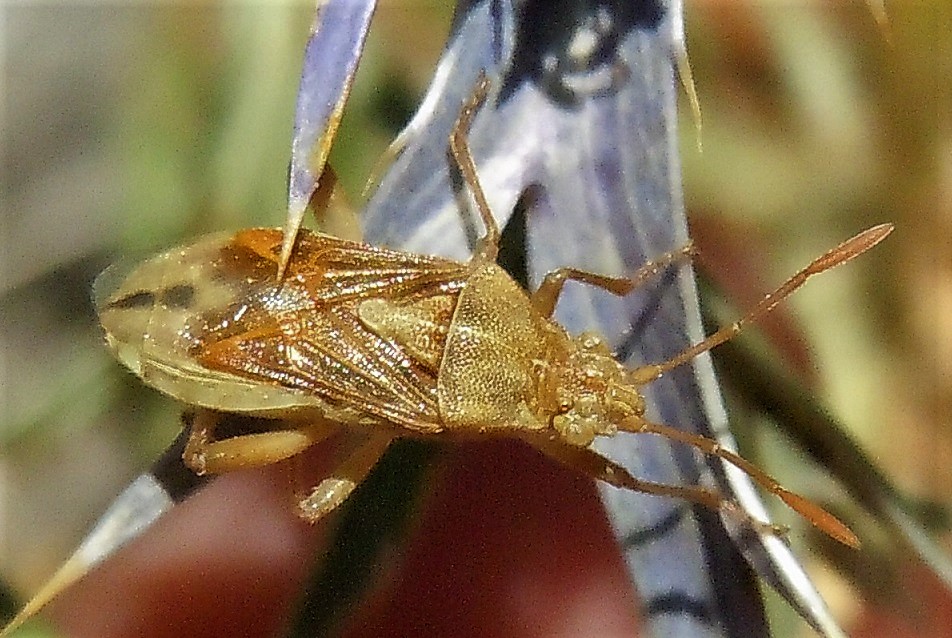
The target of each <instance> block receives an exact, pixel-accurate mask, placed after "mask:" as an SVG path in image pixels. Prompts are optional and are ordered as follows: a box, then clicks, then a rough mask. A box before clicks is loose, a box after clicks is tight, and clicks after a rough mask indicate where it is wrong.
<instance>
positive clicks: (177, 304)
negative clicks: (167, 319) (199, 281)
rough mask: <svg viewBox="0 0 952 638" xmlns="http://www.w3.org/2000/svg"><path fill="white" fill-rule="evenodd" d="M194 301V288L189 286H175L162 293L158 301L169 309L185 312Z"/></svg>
mask: <svg viewBox="0 0 952 638" xmlns="http://www.w3.org/2000/svg"><path fill="white" fill-rule="evenodd" d="M194 299H195V286H193V285H191V284H177V285H175V286H171V287H169V288H166V289H165V290H163V291H162V293H161V297H159V301H161V302H162V303H163V304H165V305H166V306H167V307H169V308H180V309H182V310H186V309H188V308H189V307H191V305H192V301H193V300H194Z"/></svg>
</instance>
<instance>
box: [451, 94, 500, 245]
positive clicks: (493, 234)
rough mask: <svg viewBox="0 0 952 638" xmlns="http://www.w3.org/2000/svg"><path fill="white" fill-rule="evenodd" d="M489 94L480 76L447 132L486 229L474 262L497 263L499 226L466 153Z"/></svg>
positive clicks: (468, 152) (471, 159) (471, 157)
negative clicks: (474, 125) (475, 122)
mask: <svg viewBox="0 0 952 638" xmlns="http://www.w3.org/2000/svg"><path fill="white" fill-rule="evenodd" d="M488 92H489V80H488V79H487V78H486V76H485V75H480V77H479V81H478V82H477V83H476V88H474V89H473V94H472V95H471V96H470V98H469V100H467V101H466V103H465V104H463V108H462V110H461V111H460V113H459V117H458V118H457V119H456V124H455V125H454V126H453V130H452V132H451V133H450V151H451V152H452V153H453V159H455V160H456V165H457V166H458V167H459V171H460V173H461V174H462V175H463V181H465V182H466V185H467V186H469V189H470V191H472V193H473V199H475V200H476V209H477V210H478V211H479V216H480V217H482V219H483V224H484V225H485V226H486V235H485V236H483V237H482V238H481V239H480V240H479V243H478V244H477V245H476V250H475V251H474V252H473V259H478V260H482V261H489V262H493V261H496V255H497V253H498V252H499V225H498V224H496V218H495V217H494V216H493V211H492V209H491V208H490V207H489V201H488V200H487V199H486V193H485V192H483V187H482V186H481V185H480V183H479V175H478V174H477V173H476V164H475V162H474V161H473V154H472V153H471V152H470V150H469V142H468V141H467V135H469V129H470V125H471V124H472V123H473V117H474V116H475V115H476V111H477V110H478V109H479V107H480V106H481V105H482V103H483V102H484V101H485V100H486V94H487V93H488Z"/></svg>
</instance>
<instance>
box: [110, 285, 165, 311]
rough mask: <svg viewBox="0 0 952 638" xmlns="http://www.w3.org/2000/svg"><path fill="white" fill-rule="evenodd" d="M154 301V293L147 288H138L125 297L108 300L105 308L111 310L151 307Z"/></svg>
mask: <svg viewBox="0 0 952 638" xmlns="http://www.w3.org/2000/svg"><path fill="white" fill-rule="evenodd" d="M154 303H155V295H153V294H152V293H151V292H149V291H148V290H139V291H137V292H134V293H132V294H130V295H126V296H125V297H121V298H119V299H116V300H115V301H110V302H109V305H107V306H106V308H109V309H111V310H132V309H134V308H151V307H152V305H153V304H154Z"/></svg>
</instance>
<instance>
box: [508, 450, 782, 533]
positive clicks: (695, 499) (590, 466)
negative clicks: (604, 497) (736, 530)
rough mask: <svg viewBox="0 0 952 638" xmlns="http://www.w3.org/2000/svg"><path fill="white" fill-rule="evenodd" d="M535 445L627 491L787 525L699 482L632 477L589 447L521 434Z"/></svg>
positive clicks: (777, 528)
mask: <svg viewBox="0 0 952 638" xmlns="http://www.w3.org/2000/svg"><path fill="white" fill-rule="evenodd" d="M523 438H524V439H525V440H526V441H528V442H529V443H530V444H532V445H533V446H534V447H536V448H537V449H539V450H540V451H542V452H544V453H545V454H546V455H548V456H550V457H552V458H553V459H555V460H557V461H559V462H560V463H562V464H564V465H566V466H568V467H571V468H573V469H575V470H577V471H579V472H582V473H584V474H585V475H587V476H590V477H592V478H594V479H598V480H600V481H604V482H606V483H608V484H609V485H614V486H615V487H619V488H622V489H626V490H632V491H635V492H642V493H644V494H652V495H655V496H665V497H668V498H677V499H681V500H685V501H689V502H691V503H696V504H698V505H702V506H704V507H706V508H708V509H711V510H714V511H716V512H723V513H725V514H726V515H728V516H731V517H733V518H735V519H737V520H738V521H739V522H741V523H742V524H744V525H746V526H748V527H751V528H753V529H755V530H757V531H758V532H761V533H765V534H773V535H775V536H782V535H784V534H786V532H787V528H786V527H783V526H781V525H772V524H770V523H765V522H764V521H761V520H759V519H756V518H754V517H753V516H751V515H750V514H749V513H748V512H747V511H746V510H745V509H744V508H743V507H741V505H740V504H739V503H737V502H736V501H733V500H731V499H728V498H726V497H724V496H723V495H722V494H720V493H719V492H716V491H714V490H711V489H708V488H705V487H701V486H698V485H668V484H666V483H655V482H653V481H645V480H641V479H637V478H635V477H633V476H632V475H631V474H630V473H629V472H628V470H626V469H625V468H623V467H622V466H620V465H618V464H617V463H615V462H614V461H610V460H609V459H607V458H605V457H604V456H602V455H601V454H599V453H597V452H594V451H592V450H590V449H588V448H584V447H579V446H577V445H569V444H567V443H564V442H562V441H560V440H558V439H550V438H548V437H533V438H529V437H523Z"/></svg>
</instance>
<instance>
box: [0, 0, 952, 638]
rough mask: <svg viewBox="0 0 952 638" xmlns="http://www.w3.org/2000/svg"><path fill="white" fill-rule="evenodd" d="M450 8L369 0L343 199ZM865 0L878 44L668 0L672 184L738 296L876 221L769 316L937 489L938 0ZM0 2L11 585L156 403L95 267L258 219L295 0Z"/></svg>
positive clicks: (830, 388) (844, 24) (798, 354)
mask: <svg viewBox="0 0 952 638" xmlns="http://www.w3.org/2000/svg"><path fill="white" fill-rule="evenodd" d="M446 4H447V3H436V2H423V1H418V0H414V1H413V2H410V1H406V2H402V3H399V2H389V3H388V2H385V3H383V6H382V8H381V9H380V10H379V12H378V16H377V20H376V22H375V26H374V29H373V31H372V34H371V41H370V43H369V45H368V49H367V53H366V56H365V63H364V65H363V66H362V68H361V71H360V73H359V76H358V81H357V84H356V86H355V88H354V91H353V94H352V100H351V103H350V106H349V108H348V110H347V112H346V116H345V118H344V121H343V124H342V129H341V132H340V134H339V136H338V142H337V146H336V148H335V151H334V154H333V156H332V162H333V163H334V165H335V166H336V168H337V170H338V172H339V173H340V175H341V177H342V180H343V182H344V184H345V186H346V187H347V189H348V190H349V192H350V193H351V194H352V195H356V194H358V193H359V192H360V191H361V189H362V188H363V185H364V180H365V179H366V177H367V175H368V174H369V173H370V170H371V167H372V166H373V164H374V162H375V161H376V159H377V157H378V156H379V155H380V153H381V152H382V151H383V149H384V148H385V147H386V145H387V143H388V141H389V140H390V139H391V137H392V135H393V133H394V132H395V131H396V130H397V129H399V127H400V126H401V125H402V123H403V122H404V121H405V120H406V118H407V117H408V115H409V113H410V111H411V110H412V106H413V104H414V102H415V99H416V97H417V96H419V95H420V93H421V92H422V90H423V88H424V87H425V86H426V84H427V82H428V80H429V76H430V73H431V72H432V68H433V65H434V63H435V61H436V58H437V57H438V55H439V51H440V49H441V47H442V43H443V38H444V36H445V33H446V32H447V29H448V22H449V17H450V15H451V7H448V6H446ZM887 9H888V13H889V15H890V25H889V38H888V40H887V38H886V37H885V36H884V33H883V32H882V31H881V30H880V29H879V27H878V26H877V24H876V23H875V21H874V20H873V17H872V16H871V14H870V13H869V11H868V9H867V8H866V7H865V5H864V4H862V3H859V2H855V3H847V2H839V1H836V2H832V1H831V2H826V3H807V2H781V3H746V2H738V3H733V4H732V5H731V6H729V7H727V6H723V5H722V4H720V3H699V4H689V5H688V6H687V7H686V16H687V19H688V25H687V31H688V35H687V37H688V46H689V52H690V54H691V60H692V64H693V69H694V77H695V79H696V82H697V85H698V87H697V88H698V93H699V96H700V99H701V106H702V110H703V114H704V124H703V131H702V133H701V134H702V139H703V147H704V151H703V153H702V154H699V153H698V152H697V150H696V145H695V137H694V135H695V133H694V126H693V124H692V123H691V122H690V120H689V119H685V121H684V122H683V125H682V129H683V135H682V137H683V144H682V153H683V163H684V172H685V186H686V201H687V203H688V207H689V210H690V212H691V215H692V224H693V226H694V232H695V234H696V236H697V238H698V242H699V244H700V249H701V252H702V265H703V266H705V267H707V269H708V270H709V271H710V272H712V273H717V272H721V273H727V274H723V275H720V276H718V275H716V274H713V278H714V279H715V280H717V281H718V283H719V284H720V285H721V287H723V288H725V289H727V290H728V291H729V293H730V294H731V295H732V296H734V297H736V298H740V299H743V298H744V297H745V295H746V296H747V297H748V298H750V297H751V296H753V297H756V294H757V291H762V290H765V289H768V288H769V287H770V285H771V284H773V283H775V282H777V281H779V280H780V279H782V278H783V277H784V276H785V275H787V274H789V273H791V272H793V271H794V270H795V269H796V268H798V267H799V266H801V265H803V264H804V263H806V262H807V261H808V260H809V258H811V257H812V256H815V255H816V254H819V253H820V252H822V251H824V250H825V249H827V248H828V247H830V246H832V245H834V244H835V243H836V242H838V241H839V240H841V239H843V238H845V237H847V236H849V235H850V234H852V233H853V232H854V231H857V230H859V229H861V228H863V227H866V226H869V225H872V224H873V223H878V222H880V221H886V220H890V221H893V222H895V223H896V224H897V227H898V230H897V232H896V233H895V234H894V235H893V237H891V238H890V240H889V241H888V242H887V243H886V244H884V246H882V247H880V248H878V249H877V250H875V251H873V252H872V253H871V254H869V255H867V256H864V257H863V258H862V259H861V260H858V261H857V262H855V263H854V264H851V265H850V266H848V267H847V268H844V269H842V270H840V271H838V272H836V273H835V274H833V275H829V276H827V277H824V279H823V280H822V281H821V282H818V283H816V284H812V285H810V286H809V287H808V288H807V289H806V290H805V291H803V292H802V293H799V294H798V296H797V297H796V298H795V299H794V300H793V302H792V303H791V306H790V307H791V308H792V310H791V311H790V314H789V316H786V317H784V316H780V317H779V318H778V321H779V327H778V325H777V324H775V325H774V327H773V328H768V333H769V334H771V335H772V336H773V337H774V338H775V340H777V339H779V341H780V343H781V346H780V347H781V350H782V351H783V352H784V353H785V354H784V355H782V356H783V357H784V358H785V359H786V360H790V361H791V365H793V366H794V367H795V368H796V369H797V370H798V371H799V372H800V373H801V376H802V377H803V378H804V379H806V380H807V381H808V383H810V384H811V385H812V387H813V388H814V390H815V392H816V393H817V394H818V395H819V396H820V397H822V398H823V400H824V401H825V402H827V403H828V405H830V406H832V410H833V411H834V412H835V413H836V414H837V415H838V416H839V417H840V418H841V419H842V421H843V422H844V423H846V424H847V425H848V427H849V430H850V432H851V433H852V434H853V435H854V436H855V437H856V438H857V439H858V440H859V441H860V443H861V445H862V446H863V447H864V448H865V449H866V450H867V451H868V452H869V454H870V455H872V457H873V458H874V459H876V461H877V462H878V463H880V464H881V465H882V467H883V468H884V469H885V470H886V472H887V473H888V475H889V476H890V477H891V478H892V479H893V480H895V481H896V482H897V483H898V485H899V486H900V487H901V488H902V489H903V490H905V491H906V492H907V493H908V494H910V495H911V496H914V497H916V498H919V499H923V500H924V501H936V502H940V503H942V502H944V503H945V504H946V505H949V504H950V503H949V496H948V493H947V489H946V488H947V486H948V485H950V484H952V424H950V419H949V416H948V415H949V414H952V326H950V321H952V96H950V92H952V89H949V88H948V87H950V86H952V39H950V38H949V37H948V34H949V33H950V32H952V6H950V5H949V3H948V2H945V1H944V0H931V1H929V0H927V1H926V2H920V3H895V6H892V5H887ZM5 12H6V21H7V40H6V42H4V46H5V50H4V54H5V58H6V68H5V73H6V77H5V79H4V84H5V89H6V90H5V91H4V92H5V94H6V97H5V109H6V112H5V117H6V122H5V124H6V128H5V130H4V136H5V140H4V146H5V148H4V150H5V157H4V170H3V190H2V193H0V198H2V199H0V222H2V230H3V232H2V236H0V241H2V244H0V245H2V253H0V258H2V261H3V264H2V268H0V273H2V277H3V279H2V289H0V290H2V294H3V295H4V298H3V301H2V304H0V331H2V332H0V338H2V341H0V348H2V349H0V356H2V361H0V362H2V367H0V386H2V388H3V401H4V406H3V407H4V409H3V411H2V415H3V418H2V420H0V445H2V446H3V457H2V460H0V480H2V482H3V493H2V501H0V506H2V510H0V518H2V520H3V525H4V527H3V537H2V539H3V540H2V546H0V549H2V554H0V573H2V574H3V577H4V579H6V580H8V581H9V582H10V583H12V584H13V585H14V586H15V587H16V588H17V589H19V590H21V591H31V590H33V589H35V588H36V586H37V585H38V584H39V582H40V581H41V580H42V579H43V578H45V577H46V576H47V575H48V574H49V573H51V572H52V571H53V569H54V568H55V566H56V565H57V564H58V561H59V560H61V559H62V557H63V556H65V555H66V554H67V552H68V551H69V550H71V549H72V547H73V546H74V544H75V542H76V540H77V539H78V538H79V536H80V535H81V533H82V532H83V531H84V530H85V528H86V527H87V526H88V524H89V523H90V522H91V521H92V520H94V519H95V517H96V516H97V515H98V513H99V512H101V510H102V509H103V507H104V506H105V504H106V503H107V502H108V501H109V500H110V499H111V498H112V497H113V496H114V495H115V494H116V493H117V492H118V491H119V490H120V489H121V488H122V487H123V486H124V485H125V484H126V483H127V482H128V480H129V479H130V478H131V477H132V476H134V475H135V474H137V473H138V472H139V471H140V469H141V468H142V467H144V466H146V465H147V463H148V461H149V460H150V459H152V458H154V457H155V456H156V455H157V454H158V452H159V450H161V449H162V448H163V447H164V446H165V444H166V443H167V442H168V441H170V440H171V439H172V437H173V433H174V432H175V430H176V428H177V426H178V416H177V407H176V406H174V405H171V404H170V403H169V402H168V401H166V400H165V399H163V398H161V397H159V396H157V395H156V394H155V393H152V392H150V391H148V390H144V389H143V388H141V387H140V385H139V384H138V383H137V382H136V381H135V380H134V379H132V378H130V376H129V375H128V374H127V373H125V372H124V371H122V370H120V369H119V367H118V366H116V365H114V364H113V363H112V361H111V359H110V358H109V356H108V355H107V353H106V352H105V350H104V349H103V348H102V347H101V344H100V335H99V331H98V328H97V326H96V322H95V316H94V313H93V310H92V305H91V303H90V301H89V299H90V296H89V290H90V289H91V286H92V281H93V279H94V278H95V276H96V274H97V273H98V272H99V271H100V270H101V269H102V268H103V267H105V266H106V265H107V264H108V263H110V262H112V261H114V260H115V259H116V258H117V257H119V256H120V255H123V254H129V253H133V254H135V253H139V252H141V251H146V252H148V251H153V250H156V249H159V248H161V247H166V246H169V245H173V244H175V243H176V242H179V241H180V240H182V239H183V238H186V237H191V236H194V235H196V234H199V233H202V232H206V231H208V230H212V229H218V228H237V227H242V226H248V225H278V224H280V223H281V221H282V219H283V214H284V205H285V191H284V189H285V177H286V169H287V160H288V148H289V137H290V130H291V119H292V115H293V101H294V94H295V90H296V86H297V80H298V73H299V65H300V57H301V49H302V46H303V42H304V38H305V36H306V33H307V28H308V26H309V23H310V12H311V5H310V3H302V4H299V5H280V6H268V5H244V4H242V5H234V6H233V5H230V4H221V5H216V4H205V5H202V6H200V7H188V6H185V5H181V6H170V7H162V8H157V7H121V8H116V7H110V8H99V7H95V6H89V7H82V8H79V7H69V6H63V7H52V6H50V7H43V6H35V7H30V6H19V7H15V8H8V9H5ZM684 111H685V113H687V112H688V110H687V109H684ZM686 117H689V116H686ZM768 268H769V271H768V270H767V269H768ZM742 303H743V302H742ZM792 317H796V318H795V319H793V318H792ZM801 335H809V337H808V340H809V343H810V345H809V347H808V346H806V345H804V344H805V343H806V341H805V340H804V339H805V338H804V337H802V336H801ZM740 412H743V410H741V411H740ZM739 421H740V420H739V419H738V422H739ZM764 431H765V429H764V428H758V429H757V430H756V432H754V431H751V432H749V433H747V434H746V435H745V438H747V439H750V440H749V441H748V442H749V443H751V444H752V445H755V444H756V443H760V444H761V445H755V447H758V448H759V449H761V450H762V451H765V454H766V456H767V458H765V459H764V460H763V463H764V464H765V465H766V466H767V467H770V468H771V469H772V470H773V471H774V472H775V473H776V474H777V475H779V476H780V477H781V478H782V479H783V480H784V481H785V482H787V483H788V484H789V485H790V487H791V488H794V489H798V490H802V491H804V492H806V493H807V494H811V493H814V494H817V495H820V494H824V493H826V490H827V485H822V486H821V485H817V484H816V482H814V481H813V478H814V475H815V474H816V472H814V471H813V470H812V469H811V470H810V471H803V469H804V468H805V467H807V466H805V465H803V463H804V462H803V461H802V460H801V456H802V455H800V454H798V453H797V452H796V451H793V450H791V449H790V446H789V445H788V444H787V443H786V442H785V441H784V440H782V439H780V438H779V437H776V436H772V435H770V434H765V433H764ZM900 433H901V436H897V434H900ZM754 439H756V441H755V440H754ZM747 449H750V448H747ZM91 459H95V461H94V462H92V463H90V460H91ZM104 459H105V460H106V461H104ZM797 468H800V470H799V471H798V470H797ZM798 476H799V477H800V478H798ZM858 531H859V532H860V534H861V535H864V532H866V531H867V530H866V528H865V527H861V528H860V529H859V530H858ZM870 534H871V532H870ZM869 539H870V540H869V543H868V546H867V547H868V550H867V552H864V554H863V556H870V557H871V558H870V560H871V561H872V560H879V561H881V564H889V565H892V566H893V568H894V569H895V570H896V571H897V573H899V578H902V573H903V570H904V569H906V568H905V567H904V566H903V564H902V562H903V561H904V560H907V559H908V557H905V556H902V555H897V554H895V552H893V551H892V549H893V548H892V547H891V546H890V541H889V539H888V538H886V539H881V540H877V539H876V537H875V536H869ZM944 539H945V545H946V547H948V548H950V549H952V538H950V535H949V533H948V531H945V532H944ZM816 563H817V564H816V565H815V566H814V567H815V570H816V571H815V574H816V575H817V578H818V580H819V584H820V586H821V588H823V589H824V592H825V594H826V595H827V597H828V598H829V600H830V602H831V603H832V604H833V606H834V609H835V611H836V612H837V614H838V615H839V616H840V617H841V618H843V619H844V622H845V623H846V624H847V625H849V624H850V623H851V622H853V621H856V622H858V623H860V625H862V623H863V622H864V621H865V619H866V618H869V613H870V612H869V609H868V608H864V605H863V603H862V601H863V600H864V599H865V600H869V601H873V602H875V604H876V605H877V607H880V608H882V609H884V610H887V611H888V608H889V606H890V605H891V604H893V603H895V602H896V601H895V600H892V599H891V598H890V596H889V595H888V593H886V594H882V593H881V595H880V596H879V597H878V598H877V597H875V593H874V592H872V591H871V590H870V589H868V588H867V589H864V588H862V587H858V586H856V585H855V584H851V583H849V582H848V581H847V580H846V579H845V578H844V577H842V576H840V575H838V573H837V572H836V571H835V570H833V569H831V568H830V567H828V566H827V565H829V563H826V562H821V561H819V560H817V561H816ZM872 573H876V572H872ZM901 609H905V610H906V611H905V612H901V613H907V612H908V606H907V607H905V608H901ZM914 611H916V613H919V614H922V613H923V611H922V610H921V609H918V608H916V609H915V610H914ZM776 613H777V614H778V620H776V622H777V623H780V624H778V625H776V628H777V633H778V635H791V634H790V633H787V632H785V631H784V629H785V628H786V627H787V625H786V624H785V623H788V622H789V623H792V622H793V620H792V619H790V618H789V615H788V611H787V610H785V609H782V608H779V606H778V610H777V612H776ZM881 613H885V612H881ZM908 613H912V612H908ZM924 617H927V616H924ZM791 626H793V625H791ZM800 626H801V625H800V624H797V625H796V627H800ZM791 631H792V630H791Z"/></svg>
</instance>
